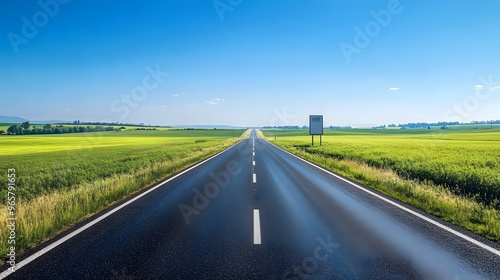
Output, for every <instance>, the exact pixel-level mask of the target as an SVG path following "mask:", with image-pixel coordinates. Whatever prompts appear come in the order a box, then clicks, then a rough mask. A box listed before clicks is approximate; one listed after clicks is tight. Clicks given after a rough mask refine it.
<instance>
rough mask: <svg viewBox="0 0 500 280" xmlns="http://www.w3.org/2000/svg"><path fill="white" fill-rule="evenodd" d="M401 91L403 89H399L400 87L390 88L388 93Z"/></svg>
mask: <svg viewBox="0 0 500 280" xmlns="http://www.w3.org/2000/svg"><path fill="white" fill-rule="evenodd" d="M400 89H401V88H398V87H390V88H388V89H387V90H388V91H398V90H400Z"/></svg>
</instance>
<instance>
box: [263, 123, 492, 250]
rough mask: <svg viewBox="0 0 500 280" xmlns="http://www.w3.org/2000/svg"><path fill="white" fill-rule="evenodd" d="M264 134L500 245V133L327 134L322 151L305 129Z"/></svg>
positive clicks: (486, 130) (293, 150)
mask: <svg viewBox="0 0 500 280" xmlns="http://www.w3.org/2000/svg"><path fill="white" fill-rule="evenodd" d="M263 132H264V135H265V137H267V138H268V139H269V140H270V141H272V142H273V143H275V144H277V145H279V146H281V147H282V148H285V149H287V150H289V151H291V152H293V153H295V154H297V155H299V156H302V157H304V158H306V159H308V160H310V161H313V162H315V163H317V164H319V165H322V166H324V167H326V168H328V169H330V170H332V171H334V172H337V173H339V174H341V175H344V176H346V177H349V178H351V179H353V180H356V181H359V182H361V183H363V184H365V185H367V186H369V187H372V188H374V189H376V190H378V191H381V192H382V193H385V194H387V195H389V196H392V197H394V198H396V199H399V200H401V201H403V202H405V203H408V204H411V205H413V206H415V207H418V208H420V209H422V210H424V211H426V212H428V213H430V214H433V215H436V216H438V217H441V218H443V219H445V220H447V221H450V222H452V223H454V224H456V225H459V226H462V227H464V228H466V229H469V230H471V231H473V232H475V233H478V234H481V235H483V236H485V237H487V238H490V239H492V240H495V241H500V211H499V208H500V203H499V199H500V191H499V190H500V169H499V167H500V153H499V151H500V150H499V149H498V147H500V130H498V129H484V130H468V131H465V130H460V131H458V130H457V131H444V132H429V131H427V130H406V131H398V130H356V129H353V130H325V135H323V137H322V138H323V145H322V146H319V145H318V144H319V141H318V140H319V139H318V138H319V136H315V137H316V140H315V143H316V145H315V146H312V145H311V136H309V135H308V131H304V130H295V131H286V130H283V131H280V130H277V131H274V130H267V131H266V130H264V131H263ZM264 135H262V136H264ZM275 139H276V140H275Z"/></svg>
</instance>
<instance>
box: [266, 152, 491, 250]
mask: <svg viewBox="0 0 500 280" xmlns="http://www.w3.org/2000/svg"><path fill="white" fill-rule="evenodd" d="M268 143H269V142H268ZM269 144H271V145H273V146H274V147H276V148H278V149H280V150H282V151H283V152H285V153H288V154H290V155H292V156H294V157H296V158H298V159H300V160H301V161H303V162H305V163H307V164H309V165H311V166H314V167H316V168H318V169H319V170H322V171H323V172H326V173H328V174H330V175H332V176H334V177H336V178H338V179H340V180H342V181H344V182H346V183H348V184H350V185H352V186H354V187H356V188H358V189H360V190H362V191H364V192H366V193H368V194H371V195H373V196H374V197H376V198H379V199H381V200H383V201H385V202H387V203H389V204H392V205H393V206H396V207H398V208H399V209H401V210H403V211H406V212H408V213H410V214H412V215H414V216H416V217H418V218H420V219H422V220H424V221H427V222H429V223H431V224H433V225H435V226H437V227H439V228H441V229H444V230H446V231H448V232H449V233H451V234H454V235H456V236H458V237H460V238H462V239H464V240H467V241H469V242H471V243H472V244H474V245H477V246H479V247H481V248H483V249H485V250H487V251H489V252H491V253H493V254H495V255H497V256H500V251H499V250H497V249H495V248H493V247H491V246H488V245H486V244H484V243H482V242H480V241H478V240H476V239H474V238H472V237H469V236H467V235H465V234H463V233H460V232H458V231H456V230H454V229H452V228H450V227H448V226H445V225H443V224H441V223H439V222H437V221H434V220H433V219H430V218H428V217H426V216H424V215H422V214H420V213H417V212H415V211H413V210H411V209H408V208H406V207H404V206H402V205H400V204H398V203H396V202H394V201H391V200H389V199H387V198H385V197H383V196H381V195H379V194H376V193H374V192H373V191H370V190H368V189H366V188H364V187H362V186H360V185H358V184H355V183H353V182H351V181H349V180H347V179H344V178H342V177H340V176H339V175H337V174H335V173H333V172H331V171H329V170H326V169H325V168H323V167H320V166H318V165H315V164H313V163H311V162H309V161H307V160H305V159H303V158H301V157H299V156H297V155H294V154H292V153H290V152H289V151H286V150H284V149H282V148H281V147H278V146H276V145H274V144H272V143H269Z"/></svg>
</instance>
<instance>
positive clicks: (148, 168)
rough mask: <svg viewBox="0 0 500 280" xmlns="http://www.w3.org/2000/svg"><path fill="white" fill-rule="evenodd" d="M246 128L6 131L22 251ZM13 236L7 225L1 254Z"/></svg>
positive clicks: (0, 145) (3, 158)
mask: <svg viewBox="0 0 500 280" xmlns="http://www.w3.org/2000/svg"><path fill="white" fill-rule="evenodd" d="M243 132H244V130H148V131H135V130H130V131H120V132H114V131H111V132H96V133H74V134H57V135H52V134H51V135H32V136H31V135H22V136H15V135H3V136H0V170H3V173H4V177H3V178H2V179H1V181H2V187H1V188H0V201H1V203H2V204H4V205H6V204H7V185H8V182H7V170H8V169H15V170H16V171H15V172H16V182H15V190H13V193H14V194H15V196H16V218H17V221H18V223H17V227H18V228H17V237H18V238H17V240H16V250H19V251H17V252H18V253H19V252H21V251H22V250H23V249H26V248H29V247H32V246H34V245H36V244H38V243H39V242H41V241H42V240H44V239H46V238H47V237H49V236H51V235H53V234H55V233H57V232H58V231H60V230H62V229H64V228H66V227H68V226H70V225H72V224H74V223H76V222H78V221H80V220H82V219H83V218H85V217H88V216H89V215H91V214H92V213H96V212H98V211H100V210H102V209H104V208H105V207H108V206H109V205H111V204H113V203H115V202H116V201H119V200H121V199H123V198H125V197H127V196H129V195H130V194H131V193H134V192H136V191H138V190H140V189H142V188H144V187H146V186H148V185H151V184H152V183H154V182H156V181H158V180H161V179H162V178H165V177H166V176H169V175H171V174H173V173H175V172H178V171H180V170H181V169H183V168H186V167H187V166H189V165H192V164H194V163H195V162H198V161H201V160H203V159H205V158H207V157H209V156H211V155H213V154H215V153H217V152H219V151H221V150H223V149H225V148H227V147H229V146H230V145H232V144H234V143H235V142H236V141H238V140H240V137H242V133H243ZM233 134H234V135H235V138H234V139H233ZM244 135H245V136H248V132H245V133H244ZM0 220H2V221H6V220H7V211H1V212H0ZM7 236H8V232H7V228H6V227H2V229H1V232H0V254H1V255H4V256H5V254H6V252H7V245H8V244H7V242H6V239H5V238H6V237H7Z"/></svg>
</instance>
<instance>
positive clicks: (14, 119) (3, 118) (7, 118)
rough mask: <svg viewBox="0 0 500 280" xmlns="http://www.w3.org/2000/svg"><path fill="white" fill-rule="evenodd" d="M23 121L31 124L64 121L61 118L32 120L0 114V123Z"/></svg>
mask: <svg viewBox="0 0 500 280" xmlns="http://www.w3.org/2000/svg"><path fill="white" fill-rule="evenodd" d="M23 122H30V123H32V124H46V123H64V122H65V121H61V120H49V121H32V120H28V119H23V118H20V117H10V116H0V123H23Z"/></svg>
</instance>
